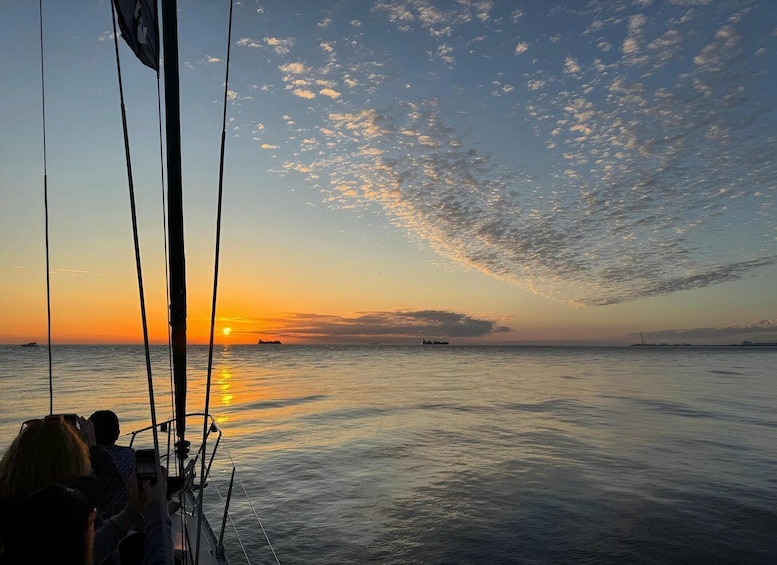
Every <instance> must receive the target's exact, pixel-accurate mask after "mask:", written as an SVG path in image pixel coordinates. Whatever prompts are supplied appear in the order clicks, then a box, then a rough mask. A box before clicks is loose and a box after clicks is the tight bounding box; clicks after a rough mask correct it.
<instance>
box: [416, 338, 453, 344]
mask: <svg viewBox="0 0 777 565" xmlns="http://www.w3.org/2000/svg"><path fill="white" fill-rule="evenodd" d="M421 345H450V344H449V343H448V342H447V341H432V340H431V339H422V340H421Z"/></svg>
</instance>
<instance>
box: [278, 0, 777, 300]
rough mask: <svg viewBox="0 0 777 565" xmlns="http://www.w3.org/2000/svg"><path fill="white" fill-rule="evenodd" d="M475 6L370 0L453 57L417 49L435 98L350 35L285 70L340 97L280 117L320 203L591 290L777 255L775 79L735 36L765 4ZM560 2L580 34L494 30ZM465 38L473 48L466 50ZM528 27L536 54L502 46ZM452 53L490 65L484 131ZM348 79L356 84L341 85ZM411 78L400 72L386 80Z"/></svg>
mask: <svg viewBox="0 0 777 565" xmlns="http://www.w3.org/2000/svg"><path fill="white" fill-rule="evenodd" d="M474 5H475V3H473V2H461V3H456V4H455V5H450V7H448V5H446V6H445V8H439V7H433V6H431V5H430V4H429V3H428V2H426V1H425V0H412V1H411V0H406V1H402V0H398V1H396V2H387V1H386V2H384V1H379V2H377V3H376V4H375V9H374V13H375V14H377V15H382V16H383V17H385V18H386V19H387V20H388V22H389V23H390V24H391V25H395V26H397V27H398V28H399V29H400V30H401V32H402V33H403V34H414V33H415V34H416V37H414V40H418V41H421V40H423V41H425V42H426V43H425V45H426V47H427V48H428V51H427V52H429V53H433V54H436V55H437V57H451V59H450V61H449V63H450V66H449V67H447V68H441V67H440V66H439V65H435V64H434V61H430V62H428V63H427V64H428V67H429V68H430V69H433V71H430V72H432V73H433V74H432V75H429V76H430V77H433V79H434V80H433V81H431V80H430V84H446V85H450V88H449V89H447V90H446V93H445V98H444V99H442V100H441V99H438V98H435V97H434V96H435V95H436V93H434V92H431V89H428V88H424V85H423V78H424V77H423V76H422V75H419V76H421V80H418V79H417V78H411V77H406V76H404V75H403V74H402V65H400V64H398V62H397V61H400V60H401V54H392V52H391V50H390V46H386V45H380V46H378V47H375V49H374V50H373V49H371V46H370V45H369V44H368V38H367V37H366V36H362V35H360V36H359V37H360V40H359V41H346V40H344V39H343V40H336V41H335V40H330V38H326V39H327V41H326V44H327V45H337V51H338V53H337V61H336V62H333V61H332V59H331V58H330V57H329V56H328V55H327V54H326V53H321V51H320V50H319V49H318V48H317V49H316V53H317V54H318V55H319V56H323V59H324V61H323V62H322V63H321V64H320V65H319V66H316V65H314V64H312V63H309V62H307V61H312V60H313V59H306V62H305V63H302V62H300V61H301V60H298V59H295V60H292V61H287V62H285V63H284V64H282V65H280V66H279V67H278V68H279V69H280V71H281V72H282V74H283V81H284V82H285V83H286V89H287V90H288V91H290V92H292V93H294V94H295V95H297V96H302V97H304V98H307V99H312V98H313V97H314V96H315V95H316V94H315V93H316V92H318V93H320V94H321V95H322V96H329V97H330V98H334V96H333V95H332V94H331V93H329V94H328V93H327V92H328V89H329V90H332V92H333V93H334V92H336V93H337V94H338V95H339V96H338V97H337V100H338V104H337V110H338V111H337V112H331V111H328V110H326V109H323V108H322V109H316V108H314V107H313V105H311V106H310V107H309V108H308V110H309V114H308V115H307V116H306V118H307V119H313V120H317V121H316V122H315V123H314V124H313V125H311V126H309V127H307V128H304V129H303V128H301V127H300V130H295V131H294V132H293V135H294V139H295V140H296V143H298V144H299V153H298V155H297V156H295V157H294V158H293V159H290V160H289V161H290V162H294V163H295V167H296V170H298V171H309V173H308V174H309V175H310V180H311V182H312V184H315V185H316V186H317V187H320V188H321V190H322V192H323V195H324V196H323V197H324V199H325V201H326V202H327V203H328V205H330V206H332V207H340V208H343V209H349V210H352V209H359V208H369V209H371V210H375V209H378V210H380V211H381V212H382V213H383V214H384V215H385V216H386V217H387V218H388V219H389V220H390V221H391V222H392V223H393V224H394V226H396V227H397V228H399V229H401V230H403V231H404V232H405V233H406V234H407V236H408V238H410V239H411V240H413V241H415V242H417V243H418V244H419V245H423V246H426V247H429V248H431V249H433V250H434V251H435V252H437V253H438V254H439V255H441V256H444V257H447V258H448V259H450V260H452V261H454V262H456V263H458V264H459V265H461V266H462V267H463V268H467V269H473V270H477V271H480V272H482V273H485V274H487V275H489V276H492V277H495V278H498V279H500V280H503V281H507V282H510V283H513V284H516V285H518V286H520V287H522V288H524V289H528V290H530V291H532V292H535V293H537V294H540V295H543V296H547V297H552V298H555V299H559V300H563V301H567V302H570V303H574V304H578V305H584V306H601V305H608V304H617V303H620V302H625V301H631V300H638V299H640V298H646V297H652V296H660V295H664V294H671V293H674V292H679V291H684V290H691V289H698V288H704V287H707V286H712V285H716V284H721V283H726V282H730V281H734V280H737V279H740V278H742V277H744V276H746V275H747V274H748V273H751V272H753V271H754V270H756V269H763V268H765V267H770V266H774V265H775V264H777V240H776V239H775V234H774V229H773V226H774V225H775V223H776V222H777V218H775V213H776V212H777V208H775V206H774V202H773V200H774V197H775V195H777V186H776V185H775V183H774V179H775V178H777V160H775V159H774V155H775V154H777V138H775V136H774V135H773V131H774V130H775V128H777V104H775V99H774V97H773V94H772V90H771V89H770V88H766V86H767V85H768V83H769V81H770V80H772V78H773V75H772V74H769V73H770V72H771V71H770V67H769V65H768V57H762V56H757V55H755V54H756V53H757V49H755V48H752V46H750V47H748V48H746V40H747V34H746V33H745V30H744V27H745V26H746V24H747V22H748V21H751V20H753V19H757V18H759V17H762V16H763V9H761V12H758V10H756V9H753V10H752V11H751V12H746V11H739V12H737V10H736V7H735V6H728V5H727V6H726V7H723V8H719V9H713V7H712V4H710V5H707V4H703V3H696V4H695V8H694V10H681V11H680V12H678V13H676V14H674V16H676V17H670V16H666V17H664V16H662V13H663V12H661V11H656V10H653V11H651V12H648V11H647V8H646V6H643V5H640V4H638V3H637V4H635V3H624V4H622V5H621V7H622V9H621V10H619V11H618V15H617V17H615V16H613V14H612V12H611V11H610V10H608V9H607V8H606V7H605V5H604V4H602V3H596V2H594V3H587V4H586V6H585V7H580V8H579V9H576V8H575V7H574V4H570V5H569V6H567V9H566V10H565V11H564V10H562V11H554V10H547V11H542V10H540V9H536V8H535V9H532V10H531V13H529V12H530V11H529V9H528V8H527V9H526V11H522V12H521V13H520V14H517V13H516V14H514V15H513V17H512V18H502V19H500V18H496V17H494V11H495V9H494V8H493V6H492V5H491V4H488V3H486V4H484V5H483V6H482V7H480V8H477V9H476V8H475V7H474ZM643 12H645V13H643ZM726 12H729V16H728V17H726ZM478 14H484V15H485V19H484V18H481V17H480V16H479V15H478ZM570 16H574V17H576V18H578V19H579V20H580V24H581V28H582V29H586V30H587V31H586V32H585V33H583V34H580V35H577V36H573V35H572V34H571V33H568V32H564V33H563V34H555V35H552V36H546V37H543V36H538V35H531V33H530V32H529V28H527V32H526V33H523V32H522V33H521V43H518V46H519V48H516V47H515V41H517V39H516V34H515V30H512V29H511V31H512V33H511V34H510V35H509V37H508V36H507V35H506V34H504V35H502V36H501V37H500V34H496V33H494V34H491V33H490V31H491V30H490V28H489V27H488V26H492V25H497V22H498V21H499V22H502V25H506V26H510V25H513V26H517V25H521V26H523V25H527V26H529V25H530V22H531V20H532V19H536V18H541V19H542V21H543V22H545V23H544V25H545V27H547V28H548V29H552V26H553V25H554V23H558V24H559V25H560V26H561V25H563V24H565V22H567V21H568V18H569V17H570ZM553 18H558V19H557V20H556V21H554V19H553ZM748 18H750V20H748ZM486 20H487V22H488V24H487V25H486V24H485V23H484V22H486ZM363 21H367V20H366V19H364V20H363ZM721 22H722V23H721ZM448 28H450V29H452V30H454V31H453V33H452V34H451V35H446V32H445V30H446V29H448ZM504 29H506V28H503V29H502V31H504ZM564 29H566V28H564ZM770 29H772V28H771V27H770ZM465 30H466V33H467V34H469V35H467V36H465V35H464V33H465ZM457 34H458V35H457ZM443 36H444V37H443ZM549 37H550V39H549ZM475 40H477V42H476V43H477V49H476V50H475V49H473V50H472V51H468V50H467V49H460V46H462V45H464V46H472V45H474V44H475V43H474V42H475ZM494 42H496V43H494ZM530 43H531V45H532V50H534V49H536V50H537V51H538V53H542V54H543V55H542V57H540V56H539V55H538V56H537V57H536V58H531V57H516V56H515V55H520V54H522V53H525V52H526V50H527V49H528V48H529V44H530ZM429 45H432V47H431V48H429ZM544 45H552V47H553V48H552V49H551V50H549V51H542V49H543V47H544ZM619 45H620V46H621V48H620V49H618V48H617V47H614V46H619ZM454 50H455V52H456V58H457V61H456V64H457V65H461V63H462V61H463V60H464V59H466V58H467V57H475V59H467V61H466V62H467V64H469V65H471V68H476V67H477V68H479V67H483V68H484V69H486V68H487V69H488V70H487V71H486V70H484V72H483V78H481V82H479V83H477V85H476V86H477V87H478V88H482V87H483V86H486V87H487V88H488V90H485V92H490V94H492V96H489V97H488V98H489V100H490V101H491V102H490V103H489V104H490V106H489V107H488V110H489V113H490V114H491V115H499V116H500V120H501V121H502V123H500V124H496V125H497V127H495V128H494V132H493V137H494V138H493V139H491V137H492V132H491V131H490V130H489V131H488V132H487V133H485V134H483V133H482V132H478V134H479V135H480V137H478V134H475V135H473V134H472V133H471V131H472V130H479V129H481V126H482V124H481V123H478V122H474V121H469V122H468V120H469V119H470V115H471V116H472V118H471V119H472V120H475V119H477V118H476V117H477V116H478V115H479V114H478V110H479V109H482V108H478V107H476V106H474V105H476V104H477V103H478V102H477V101H476V100H475V99H473V98H472V97H471V96H470V95H471V93H472V87H473V84H472V83H471V82H469V80H470V75H469V74H464V73H458V72H457V71H456V69H455V68H454V66H453V60H452V53H453V51H454ZM483 53H487V57H486V56H484V55H482V54H483ZM486 63H488V66H487V65H486ZM508 81H509V82H513V83H514V84H515V85H516V86H512V85H511V84H509V83H508ZM341 84H345V85H358V88H348V89H345V91H344V92H340V91H339V90H335V85H341ZM406 84H413V88H405V89H403V91H402V92H401V93H399V94H397V88H398V85H406ZM324 85H326V86H324ZM417 85H418V86H417ZM462 92H464V93H466V94H464V95H462V96H461V98H457V96H459V95H460V94H459V93H462ZM475 98H477V97H475ZM459 102H461V104H464V105H461V104H459ZM469 105H473V106H472V108H471V112H470V106H469ZM322 106H326V105H323V104H322ZM456 108H459V111H458V112H457V111H455V109H456ZM452 109H453V110H452ZM500 126H504V130H509V131H511V132H515V133H514V137H515V139H521V140H522V141H521V143H522V144H524V143H525V144H526V147H524V146H523V145H516V146H515V150H514V151H512V152H510V151H507V150H502V149H501V148H500V147H498V145H499V143H500V142H501V143H503V144H505V145H506V146H507V147H512V144H513V143H514V142H513V138H512V137H504V133H500V129H501V128H500ZM527 130H530V132H531V135H523V134H522V132H526V131H527ZM497 135H502V136H503V139H501V140H499V139H497V137H496V136H497ZM511 135H513V134H512V133H511ZM311 139H315V140H316V142H315V143H311V142H310V141H308V140H311ZM302 140H306V141H305V142H304V143H303V141H302ZM531 143H536V144H537V146H536V147H532V146H531V145H530V144H531ZM312 146H315V147H316V148H317V150H316V151H310V150H308V149H309V148H310V147H312Z"/></svg>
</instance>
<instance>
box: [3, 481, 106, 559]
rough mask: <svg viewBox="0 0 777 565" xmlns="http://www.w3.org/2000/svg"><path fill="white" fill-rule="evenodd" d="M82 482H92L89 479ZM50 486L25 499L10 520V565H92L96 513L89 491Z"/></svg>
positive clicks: (7, 555)
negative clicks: (23, 564)
mask: <svg viewBox="0 0 777 565" xmlns="http://www.w3.org/2000/svg"><path fill="white" fill-rule="evenodd" d="M83 480H92V481H94V479H91V478H89V477H86V478H84V479H83ZM74 486H76V488H72V487H66V486H63V485H60V484H55V485H49V486H47V487H45V488H43V489H40V490H38V491H35V492H34V493H32V494H31V495H30V496H28V497H27V498H25V499H24V500H23V501H22V502H21V504H20V505H19V506H18V508H17V509H16V511H15V512H14V513H13V516H12V517H11V520H10V521H9V529H8V536H7V538H6V543H5V558H6V559H7V560H8V561H9V562H11V563H59V564H61V565H91V564H92V563H93V560H92V556H93V552H94V520H95V516H96V514H97V511H96V510H95V504H94V500H92V496H90V493H89V490H90V489H86V490H84V489H82V488H80V487H81V485H80V484H77V483H74Z"/></svg>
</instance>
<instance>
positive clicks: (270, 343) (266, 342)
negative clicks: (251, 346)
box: [259, 339, 281, 345]
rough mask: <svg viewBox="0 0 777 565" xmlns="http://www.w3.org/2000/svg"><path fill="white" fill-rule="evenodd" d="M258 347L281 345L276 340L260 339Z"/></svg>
mask: <svg viewBox="0 0 777 565" xmlns="http://www.w3.org/2000/svg"><path fill="white" fill-rule="evenodd" d="M259 345H281V342H280V341H278V340H277V339H267V340H265V339H260V340H259Z"/></svg>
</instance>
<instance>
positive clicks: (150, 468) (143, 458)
mask: <svg viewBox="0 0 777 565" xmlns="http://www.w3.org/2000/svg"><path fill="white" fill-rule="evenodd" d="M135 474H136V475H137V476H138V480H139V481H140V482H141V483H142V482H143V481H149V482H150V483H151V484H152V485H154V484H156V451H154V450H153V449H136V450H135Z"/></svg>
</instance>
